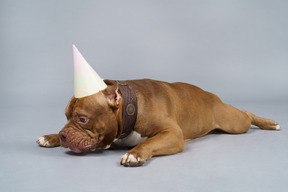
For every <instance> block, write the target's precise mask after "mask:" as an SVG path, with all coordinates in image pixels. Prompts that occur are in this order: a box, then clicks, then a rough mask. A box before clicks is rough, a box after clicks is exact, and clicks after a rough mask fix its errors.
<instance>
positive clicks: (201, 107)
mask: <svg viewBox="0 0 288 192" xmlns="http://www.w3.org/2000/svg"><path fill="white" fill-rule="evenodd" d="M105 83H106V84H107V85H109V86H108V87H107V88H106V89H105V90H102V91H100V92H98V93H96V94H93V95H91V96H87V97H83V98H79V99H77V98H74V97H72V99H71V100H70V102H69V103H68V106H67V107H66V111H65V115H66V117H67V119H68V122H67V124H66V125H65V126H64V128H63V129H62V130H61V131H60V133H59V134H51V135H45V136H43V137H40V138H39V140H37V143H38V144H39V145H41V146H44V147H56V146H59V145H61V146H63V147H69V148H70V149H71V150H72V151H75V152H82V151H87V150H94V149H98V148H101V149H106V148H109V147H110V146H111V144H112V143H114V144H118V145H126V146H133V147H134V146H135V147H134V148H132V149H131V150H130V151H128V152H127V153H126V154H125V155H123V156H122V158H121V160H120V163H121V164H122V165H124V166H139V165H142V164H143V163H144V162H145V161H147V160H148V159H150V158H151V157H153V156H157V155H170V154H174V153H177V152H181V151H183V149H184V142H185V141H188V140H191V139H194V138H197V137H201V136H204V135H206V134H207V133H209V132H210V131H212V130H214V129H221V130H223V131H225V132H227V133H231V134H240V133H245V132H246V131H248V130H249V129H250V127H251V124H252V125H256V126H258V127H260V128H261V129H267V130H280V126H279V125H278V123H277V122H276V121H274V120H269V119H264V118H261V117H257V116H255V115H253V114H252V113H249V112H247V111H240V110H238V109H236V108H234V107H232V106H230V105H227V104H224V103H223V102H222V101H221V100H220V99H219V98H218V97H217V96H216V95H214V94H212V93H209V92H206V91H204V90H202V89H200V88H198V87H196V86H193V85H190V84H186V83H166V82H162V81H154V80H149V79H143V80H131V81H125V82H124V83H123V82H120V84H119V83H118V82H115V81H110V80H105ZM121 86H122V88H121ZM123 86H124V87H125V86H126V87H129V88H130V89H131V90H133V92H134V93H135V95H136V99H137V103H136V105H133V104H128V105H127V103H125V102H126V101H125V100H127V99H126V98H124V97H123V95H125V94H126V93H124V92H125V89H123ZM129 97H130V99H131V98H132V97H133V95H132V96H131V95H130V96H129ZM129 97H128V100H129ZM132 100H133V99H132ZM124 106H125V107H124ZM126 106H127V107H126ZM125 114H126V115H127V114H128V116H129V115H130V116H129V117H128V118H126V119H125V118H124V117H125ZM135 114H137V120H136V119H135V118H134V119H135V120H136V122H135V120H134V123H133V118H132V120H131V119H130V120H131V121H132V124H131V122H130V123H129V122H128V121H130V120H129V118H131V117H133V116H134V117H135ZM124 121H125V122H124ZM126 121H127V122H128V124H127V122H126ZM134 124H135V125H134ZM127 125H128V126H127ZM125 126H126V127H125ZM127 127H128V128H127ZM131 128H132V129H133V130H130V131H128V132H127V129H128V130H129V129H131ZM124 132H125V133H124ZM125 134H126V135H125ZM128 134H129V135H128Z"/></svg>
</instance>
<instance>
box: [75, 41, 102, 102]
mask: <svg viewBox="0 0 288 192" xmlns="http://www.w3.org/2000/svg"><path fill="white" fill-rule="evenodd" d="M73 63H74V96H75V97H76V98H81V97H86V96H89V95H92V94H94V93H97V92H99V91H101V90H103V89H105V88H106V87H107V85H106V84H105V83H104V81H103V80H102V79H101V78H100V77H99V75H98V74H97V73H96V71H94V70H93V68H92V67H91V66H90V65H89V64H88V63H87V61H86V60H85V59H84V57H83V56H82V55H81V53H80V52H79V51H78V49H77V48H76V46H75V45H73Z"/></svg>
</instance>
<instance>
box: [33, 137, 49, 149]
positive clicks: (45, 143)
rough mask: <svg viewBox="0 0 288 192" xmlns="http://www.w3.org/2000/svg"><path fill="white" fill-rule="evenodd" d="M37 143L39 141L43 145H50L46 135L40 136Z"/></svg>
mask: <svg viewBox="0 0 288 192" xmlns="http://www.w3.org/2000/svg"><path fill="white" fill-rule="evenodd" d="M36 143H38V144H39V145H40V146H42V147H50V146H51V145H50V143H49V141H48V140H47V139H46V138H45V137H40V138H39V139H38V140H37V141H36Z"/></svg>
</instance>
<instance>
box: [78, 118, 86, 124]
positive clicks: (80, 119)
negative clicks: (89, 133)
mask: <svg viewBox="0 0 288 192" xmlns="http://www.w3.org/2000/svg"><path fill="white" fill-rule="evenodd" d="M87 121H88V119H87V118H86V117H79V122H80V123H87Z"/></svg>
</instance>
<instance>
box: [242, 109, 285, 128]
mask: <svg viewBox="0 0 288 192" xmlns="http://www.w3.org/2000/svg"><path fill="white" fill-rule="evenodd" d="M243 112H245V113H246V114H247V115H248V117H249V118H250V120H251V124H252V125H256V126H257V127H259V128H260V129H265V130H281V127H280V125H279V124H278V123H277V122H276V121H274V120H271V119H265V118H262V117H258V116H256V115H254V114H252V113H250V112H248V111H243Z"/></svg>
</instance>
